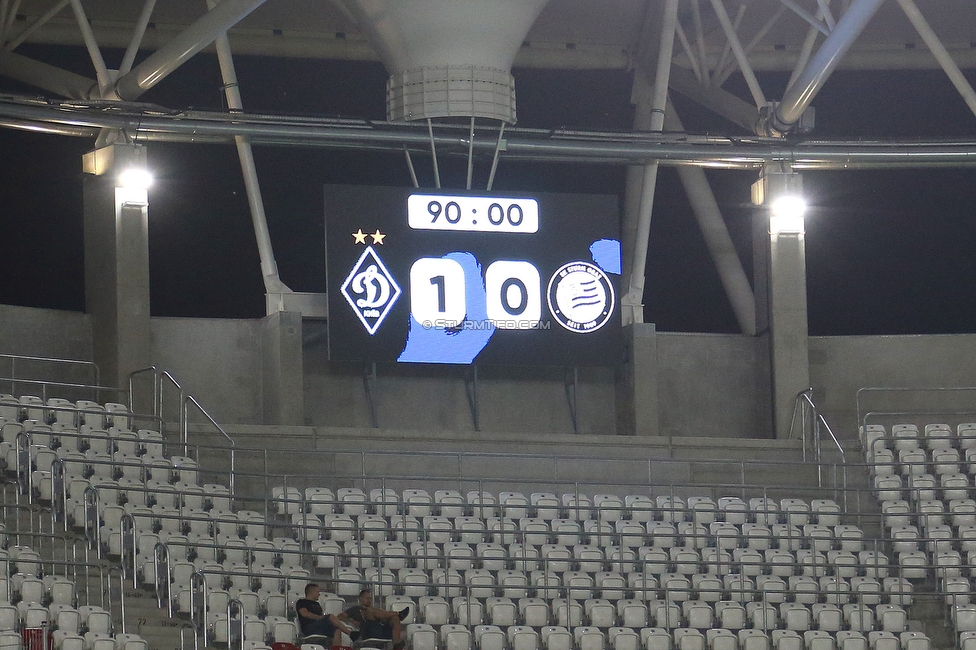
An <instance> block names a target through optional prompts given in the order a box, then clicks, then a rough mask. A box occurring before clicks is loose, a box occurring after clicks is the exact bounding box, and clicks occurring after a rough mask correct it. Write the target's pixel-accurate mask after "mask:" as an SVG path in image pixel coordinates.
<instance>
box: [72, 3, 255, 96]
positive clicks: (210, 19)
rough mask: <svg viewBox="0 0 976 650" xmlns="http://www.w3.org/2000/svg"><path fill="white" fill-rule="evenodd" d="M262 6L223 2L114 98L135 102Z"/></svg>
mask: <svg viewBox="0 0 976 650" xmlns="http://www.w3.org/2000/svg"><path fill="white" fill-rule="evenodd" d="M74 1H78V0H74ZM262 4H264V0H224V1H223V2H221V3H220V4H219V5H217V6H216V7H215V8H214V9H213V10H211V11H208V12H207V13H206V14H205V15H204V16H202V17H201V18H200V19H198V20H197V21H196V22H195V23H193V24H192V25H190V26H189V27H187V28H186V29H185V30H183V31H182V32H181V33H180V34H179V35H178V36H176V37H174V38H173V39H172V40H171V41H170V42H169V43H167V44H166V45H164V46H163V47H161V48H160V49H158V50H156V51H155V52H154V53H153V54H151V55H150V56H149V58H147V59H146V60H145V61H143V62H142V63H140V64H139V65H138V66H136V67H135V68H133V69H132V71H131V72H129V73H128V74H127V75H125V76H123V77H122V78H120V79H119V80H118V81H117V82H116V83H115V87H114V91H115V93H114V94H115V95H116V96H117V97H118V98H119V99H123V100H133V99H136V98H137V97H139V96H140V95H142V93H144V92H146V91H147V90H149V89H150V88H152V87H153V86H155V85H156V84H158V83H159V82H160V81H162V80H163V79H165V78H166V77H167V76H168V75H169V74H170V73H171V72H173V71H174V70H176V69H177V68H179V67H180V66H181V65H183V64H184V63H186V61H187V60H189V59H190V58H191V57H192V56H193V55H195V54H196V53H197V52H199V51H200V50H202V49H203V48H205V47H206V46H208V45H210V44H211V43H213V42H214V40H215V39H216V38H217V37H218V36H220V34H221V33H223V32H225V31H227V29H228V28H230V27H233V26H234V25H236V24H237V23H238V22H239V21H240V20H241V19H242V18H244V17H245V16H247V15H248V14H249V13H251V12H252V11H254V10H255V9H257V8H258V7H260V6H261V5H262Z"/></svg>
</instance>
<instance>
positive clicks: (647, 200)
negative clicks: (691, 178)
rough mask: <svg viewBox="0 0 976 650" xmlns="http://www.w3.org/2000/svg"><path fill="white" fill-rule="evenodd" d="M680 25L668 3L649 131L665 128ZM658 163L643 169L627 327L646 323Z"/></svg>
mask: <svg viewBox="0 0 976 650" xmlns="http://www.w3.org/2000/svg"><path fill="white" fill-rule="evenodd" d="M677 22H678V0H666V2H665V5H664V17H663V23H662V26H661V42H660V47H659V48H658V57H657V70H656V73H655V76H654V88H653V90H652V93H653V94H652V98H651V108H650V111H651V114H650V124H649V126H650V130H651V131H661V130H662V129H663V128H664V111H665V108H666V107H667V100H668V79H669V76H670V72H671V57H672V54H673V52H674V32H675V25H676V24H677ZM657 167H658V163H657V161H656V160H653V161H650V162H648V163H647V164H646V165H645V166H644V174H643V181H642V183H641V191H640V197H641V198H640V204H639V208H638V216H637V224H636V232H635V235H634V248H633V250H634V253H633V255H632V257H631V260H632V261H631V270H630V284H629V287H628V290H627V293H626V294H625V295H624V297H623V298H622V299H621V301H620V305H621V318H622V320H623V324H624V325H630V324H631V323H643V322H644V304H643V303H644V272H645V268H646V265H647V245H648V238H649V237H650V231H651V211H652V210H653V206H654V189H655V187H656V185H657Z"/></svg>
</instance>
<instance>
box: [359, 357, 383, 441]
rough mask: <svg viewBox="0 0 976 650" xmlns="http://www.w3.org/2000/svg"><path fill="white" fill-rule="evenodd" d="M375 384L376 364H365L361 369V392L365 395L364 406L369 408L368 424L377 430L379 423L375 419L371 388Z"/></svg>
mask: <svg viewBox="0 0 976 650" xmlns="http://www.w3.org/2000/svg"><path fill="white" fill-rule="evenodd" d="M375 383H376V362H375V361H374V362H373V363H370V364H366V365H365V366H364V367H363V391H364V392H365V393H366V406H367V407H368V408H369V423H370V426H372V427H373V428H374V429H379V428H380V425H379V421H378V420H377V419H376V405H375V404H373V390H372V386H373V384H375Z"/></svg>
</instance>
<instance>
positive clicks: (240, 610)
mask: <svg viewBox="0 0 976 650" xmlns="http://www.w3.org/2000/svg"><path fill="white" fill-rule="evenodd" d="M235 612H236V613H237V614H238V619H237V620H238V625H237V628H238V629H237V631H238V633H239V636H238V637H237V639H238V650H244V603H242V602H241V601H239V600H238V599H236V598H229V599H227V648H228V650H229V649H230V648H231V644H232V643H233V641H234V637H233V636H232V635H231V629H232V627H231V626H232V625H233V618H232V617H233V615H234V613H235Z"/></svg>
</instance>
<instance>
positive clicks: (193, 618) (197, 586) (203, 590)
mask: <svg viewBox="0 0 976 650" xmlns="http://www.w3.org/2000/svg"><path fill="white" fill-rule="evenodd" d="M198 600H199V602H197V601H198ZM209 606H210V603H209V590H208V589H207V574H205V573H204V572H203V571H197V572H195V573H193V574H192V575H191V576H190V625H192V626H193V630H194V634H193V648H194V650H197V648H198V644H199V641H198V640H199V638H200V636H201V635H202V636H203V647H205V648H206V647H208V646H209V639H208V630H207V610H208V609H209ZM181 641H182V634H181Z"/></svg>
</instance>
